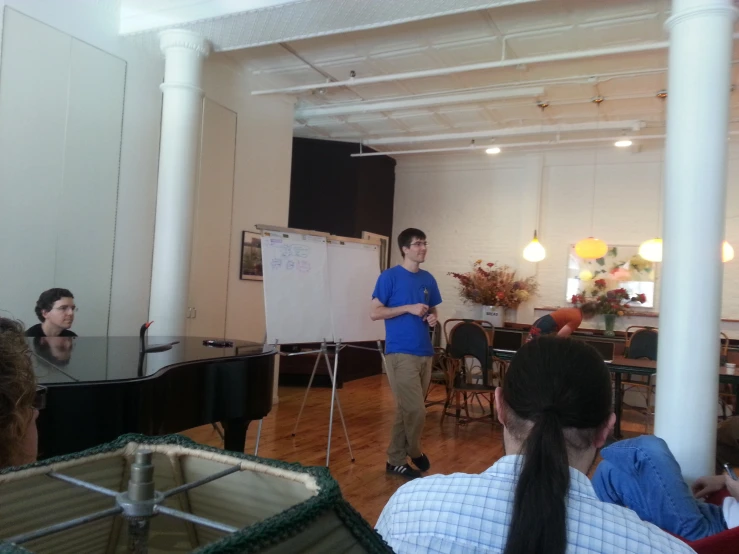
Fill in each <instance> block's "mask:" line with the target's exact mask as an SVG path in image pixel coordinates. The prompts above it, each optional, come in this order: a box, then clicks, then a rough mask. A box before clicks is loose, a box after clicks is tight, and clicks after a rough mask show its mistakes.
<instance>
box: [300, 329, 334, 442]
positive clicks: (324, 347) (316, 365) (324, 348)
mask: <svg viewBox="0 0 739 554" xmlns="http://www.w3.org/2000/svg"><path fill="white" fill-rule="evenodd" d="M321 351H322V352H324V353H325V351H326V344H325V343H324V344H322V345H321ZM320 359H321V354H320V353H319V354H318V356H316V363H314V364H313V371H312V372H311V374H310V379H309V380H308V388H307V389H305V394H304V395H303V403H302V404H301V405H300V411H299V412H298V419H296V420H295V427H294V428H293V437H294V436H295V434H296V433H297V432H298V424H299V423H300V417H301V416H302V415H303V408H305V401H306V400H308V392H310V387H311V385H312V384H313V377H315V376H316V369H317V368H318V362H319V361H320Z"/></svg>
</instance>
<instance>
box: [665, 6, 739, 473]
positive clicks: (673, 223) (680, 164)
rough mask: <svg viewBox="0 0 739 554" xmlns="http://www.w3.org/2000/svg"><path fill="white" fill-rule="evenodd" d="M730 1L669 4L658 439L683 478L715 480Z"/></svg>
mask: <svg viewBox="0 0 739 554" xmlns="http://www.w3.org/2000/svg"><path fill="white" fill-rule="evenodd" d="M735 18H736V10H735V8H734V7H733V5H732V0H674V1H673V2H672V16H671V17H670V18H669V19H668V20H667V23H666V27H667V29H668V30H669V32H670V49H669V62H668V85H667V94H668V96H667V102H668V104H667V142H666V152H665V176H666V186H665V198H664V214H665V216H664V233H663V237H664V251H663V260H664V261H663V266H662V290H661V293H662V294H661V300H660V317H659V361H658V372H657V375H658V377H657V397H656V417H655V426H654V432H655V434H656V435H657V436H660V437H662V438H663V439H665V441H667V444H668V445H669V447H670V450H671V451H672V453H673V454H674V455H675V457H676V458H677V461H678V462H679V463H680V467H681V468H682V471H683V475H684V476H685V478H686V479H687V480H688V481H693V480H695V479H696V478H697V477H699V476H701V475H710V474H712V473H713V471H714V456H715V451H716V422H717V419H716V417H717V408H716V405H717V394H718V374H717V370H718V366H719V323H720V322H719V320H720V317H721V286H722V280H723V268H722V263H721V242H722V240H723V238H724V210H725V201H726V166H727V136H728V121H729V88H730V86H731V82H730V81H731V57H732V46H733V44H732V36H731V35H732V31H733V27H734V20H735Z"/></svg>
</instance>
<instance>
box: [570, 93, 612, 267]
mask: <svg viewBox="0 0 739 554" xmlns="http://www.w3.org/2000/svg"><path fill="white" fill-rule="evenodd" d="M603 100H604V98H603V97H602V96H600V95H599V96H596V97H595V98H593V100H592V102H593V103H595V105H596V106H597V107H598V124H599V125H598V127H600V105H601V103H602V102H603ZM597 170H598V151H597V150H596V152H595V161H594V162H593V199H592V203H591V208H590V232H591V233H592V232H593V227H595V177H596V172H597ZM607 252H608V245H607V244H606V243H605V242H604V241H602V240H600V239H597V238H595V237H593V236H592V234H591V236H589V237H588V238H586V239H582V240H581V241H578V242H577V244H575V253H576V254H577V255H578V256H579V257H580V258H582V259H583V260H597V259H598V258H602V257H603V256H605V255H606V253H607Z"/></svg>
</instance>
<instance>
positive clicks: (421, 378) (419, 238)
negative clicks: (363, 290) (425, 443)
mask: <svg viewBox="0 0 739 554" xmlns="http://www.w3.org/2000/svg"><path fill="white" fill-rule="evenodd" d="M398 246H399V247H400V252H401V254H402V255H403V263H401V264H400V265H397V266H395V267H391V268H390V269H387V270H385V271H383V272H382V274H381V275H380V277H379V278H378V279H377V285H376V286H375V291H374V292H373V293H372V312H371V317H372V319H373V320H375V321H376V320H378V319H384V320H385V353H386V356H385V359H386V363H387V377H388V381H389V382H390V388H391V389H392V391H393V395H394V396H395V400H396V402H397V411H396V413H395V423H394V424H393V430H392V437H391V438H390V446H388V449H387V457H388V459H387V464H386V467H385V469H386V471H387V472H388V473H396V474H398V475H402V476H404V477H409V478H415V477H420V476H421V471H428V469H429V468H430V467H431V462H429V459H428V457H427V456H426V455H425V454H424V453H423V450H421V432H422V431H423V424H424V422H425V420H426V405H425V401H424V399H425V396H426V389H428V386H429V381H430V380H431V360H432V358H433V355H434V347H433V346H432V345H431V335H430V333H429V326H430V327H434V326H436V323H437V315H436V306H437V305H439V304H441V294H439V286H438V285H437V284H436V279H434V277H433V276H432V275H431V274H430V273H429V272H428V271H424V270H423V269H420V267H419V266H420V264H422V263H423V262H424V261H425V260H426V250H427V246H428V243H427V242H426V235H425V234H424V232H423V231H421V230H419V229H412V228H411V229H406V230H405V231H403V232H402V233H400V235H398ZM408 457H410V458H411V461H412V462H413V464H414V465H415V466H416V467H417V468H418V470H416V469H413V468H412V467H411V466H410V465H408ZM419 470H420V471H419Z"/></svg>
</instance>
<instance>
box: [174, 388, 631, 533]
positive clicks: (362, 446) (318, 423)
mask: <svg viewBox="0 0 739 554" xmlns="http://www.w3.org/2000/svg"><path fill="white" fill-rule="evenodd" d="M440 393H441V394H443V392H441V391H440ZM304 394H305V389H304V388H292V387H280V391H279V396H280V402H279V404H278V405H276V406H275V407H274V408H273V410H272V412H271V413H270V414H269V415H268V416H267V417H266V418H265V419H264V424H263V427H262V437H261V441H260V445H259V455H260V456H264V457H266V458H275V459H278V460H284V461H288V462H300V463H301V464H303V465H320V466H323V465H325V463H326V445H327V439H328V437H327V435H328V420H329V410H330V401H331V390H330V389H321V388H315V387H314V388H312V389H311V390H310V393H309V395H308V401H307V402H306V405H305V410H304V411H303V416H302V419H301V421H300V426H299V428H298V432H297V435H296V436H295V437H293V436H292V432H293V428H294V426H295V421H296V418H297V415H298V412H299V410H300V404H301V402H302V400H303V395H304ZM339 397H340V399H341V404H342V407H343V409H344V417H345V419H346V425H347V429H348V431H349V437H350V439H351V445H352V450H353V452H354V457H355V459H356V461H355V462H354V463H352V462H351V460H350V457H349V450H348V449H347V444H346V439H345V437H344V433H343V430H342V427H341V421H340V419H339V417H338V410H337V411H336V415H335V417H334V429H333V435H332V439H331V463H330V470H331V473H332V475H333V476H334V478H335V479H336V480H337V481H338V482H339V485H340V486H341V490H342V492H343V494H344V497H345V498H346V499H347V500H348V501H349V502H350V503H351V504H352V506H354V508H355V509H357V510H358V511H359V512H360V513H361V514H362V515H363V516H364V518H365V519H366V520H367V521H368V522H369V523H370V524H371V525H374V524H375V523H376V521H377V518H378V517H379V515H380V512H381V511H382V508H383V507H384V506H385V504H386V503H387V501H388V499H389V498H390V496H391V495H392V494H393V492H395V490H396V489H397V488H398V487H399V486H400V485H402V484H403V483H405V482H406V480H405V479H403V478H402V477H399V476H394V475H387V474H386V473H385V460H386V456H385V449H386V448H387V443H388V440H389V437H390V428H391V427H392V422H393V416H394V413H395V403H394V401H393V398H392V393H391V392H390V387H389V386H388V384H387V378H386V377H385V376H384V375H382V376H374V377H367V378H365V379H360V380H357V381H351V382H349V383H346V384H345V386H344V388H343V389H342V390H340V394H339ZM441 408H442V407H441V406H439V405H437V406H432V407H430V408H429V409H428V411H427V415H426V427H425V428H424V432H423V445H424V451H425V453H426V454H427V455H428V457H429V459H430V460H431V464H432V467H431V471H429V472H428V475H431V474H434V473H454V472H463V473H479V472H481V471H484V470H485V469H487V468H488V467H490V466H491V465H493V463H495V461H496V460H497V459H498V458H500V457H501V456H503V435H502V431H501V427H500V425H498V424H497V423H496V424H495V425H490V424H487V423H482V422H474V423H470V424H468V425H465V426H457V425H456V424H455V421H454V418H449V417H447V418H446V419H445V420H444V424H443V425H441V423H440V421H441ZM478 410H479V408H478ZM623 430H624V432H625V434H627V435H632V434H639V433H644V431H645V426H644V421H643V420H642V418H641V416H639V414H637V413H629V412H628V411H627V412H626V413H625V421H624V423H623ZM184 434H185V435H187V436H189V437H191V438H192V439H194V440H195V441H197V442H200V443H203V444H208V445H211V446H218V447H220V446H222V443H221V440H220V437H219V436H218V434H217V433H216V431H215V430H214V429H213V427H211V426H203V427H198V428H195V429H191V430H189V431H187V432H185V433H184ZM256 435H257V425H256V423H255V424H252V427H251V428H250V429H249V432H248V434H247V446H246V451H247V453H250V454H253V453H254V444H255V441H256Z"/></svg>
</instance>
